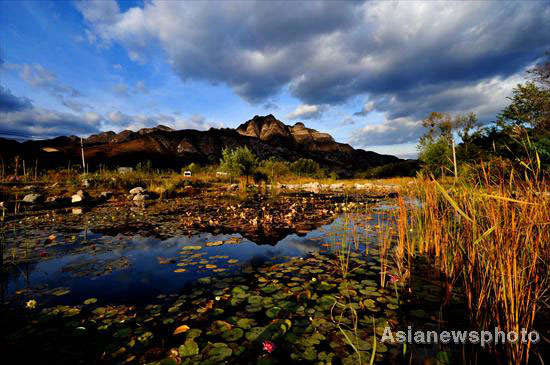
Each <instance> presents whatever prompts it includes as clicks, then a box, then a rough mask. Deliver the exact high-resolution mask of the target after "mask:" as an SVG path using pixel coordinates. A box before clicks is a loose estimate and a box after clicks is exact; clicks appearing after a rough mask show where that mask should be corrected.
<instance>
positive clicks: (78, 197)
mask: <svg viewBox="0 0 550 365" xmlns="http://www.w3.org/2000/svg"><path fill="white" fill-rule="evenodd" d="M88 198H89V195H88V193H86V192H85V191H83V190H79V191H77V192H76V194H74V195H73V196H72V197H71V203H81V202H83V201H85V200H87V199H88Z"/></svg>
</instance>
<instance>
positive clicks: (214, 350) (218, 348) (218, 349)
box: [206, 342, 233, 362]
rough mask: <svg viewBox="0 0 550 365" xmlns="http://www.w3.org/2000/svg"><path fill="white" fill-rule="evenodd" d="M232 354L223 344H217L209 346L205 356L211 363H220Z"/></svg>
mask: <svg viewBox="0 0 550 365" xmlns="http://www.w3.org/2000/svg"><path fill="white" fill-rule="evenodd" d="M232 354H233V350H231V348H229V347H228V346H227V344H225V343H221V342H217V343H213V344H211V345H210V347H209V348H208V350H207V352H206V355H207V357H208V360H210V361H213V362H221V361H223V360H225V359H227V358H228V357H230V356H231V355H232Z"/></svg>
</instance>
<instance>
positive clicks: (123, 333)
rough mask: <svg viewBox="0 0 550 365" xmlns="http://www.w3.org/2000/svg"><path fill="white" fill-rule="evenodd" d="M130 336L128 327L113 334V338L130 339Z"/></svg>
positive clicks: (130, 331)
mask: <svg viewBox="0 0 550 365" xmlns="http://www.w3.org/2000/svg"><path fill="white" fill-rule="evenodd" d="M131 334H132V329H131V328H130V327H124V328H122V329H119V330H118V331H116V332H115V333H114V334H113V337H116V338H126V337H130V335H131Z"/></svg>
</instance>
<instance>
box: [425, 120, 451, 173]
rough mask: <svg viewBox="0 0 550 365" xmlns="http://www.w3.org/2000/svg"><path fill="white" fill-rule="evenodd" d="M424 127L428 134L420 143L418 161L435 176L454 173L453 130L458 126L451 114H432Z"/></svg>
mask: <svg viewBox="0 0 550 365" xmlns="http://www.w3.org/2000/svg"><path fill="white" fill-rule="evenodd" d="M422 125H423V126H424V127H425V128H428V132H427V133H426V134H424V135H423V136H422V137H420V140H419V141H418V150H419V154H418V159H419V160H420V161H421V162H422V163H423V165H424V169H425V170H427V171H429V172H431V173H432V174H434V175H435V176H441V175H444V174H445V172H446V171H452V160H453V158H452V153H453V152H452V143H453V134H452V132H453V129H454V128H456V126H457V125H458V122H457V120H453V119H452V118H451V116H450V115H449V114H446V113H437V112H432V113H431V114H430V115H429V116H428V118H426V119H425V120H424V121H423V122H422Z"/></svg>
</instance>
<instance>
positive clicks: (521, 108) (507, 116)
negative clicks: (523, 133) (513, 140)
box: [497, 82, 550, 134]
mask: <svg viewBox="0 0 550 365" xmlns="http://www.w3.org/2000/svg"><path fill="white" fill-rule="evenodd" d="M509 99H510V100H511V103H510V105H508V106H507V107H506V108H504V110H503V111H502V113H501V114H499V116H498V121H497V124H498V126H500V127H501V128H503V129H504V130H507V129H513V128H515V127H524V128H533V129H534V130H537V131H538V132H540V133H544V134H548V133H550V89H543V88H542V87H537V85H536V84H535V83H534V82H527V83H526V84H524V85H521V84H519V85H517V87H516V88H514V90H513V96H512V97H511V98H509Z"/></svg>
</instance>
